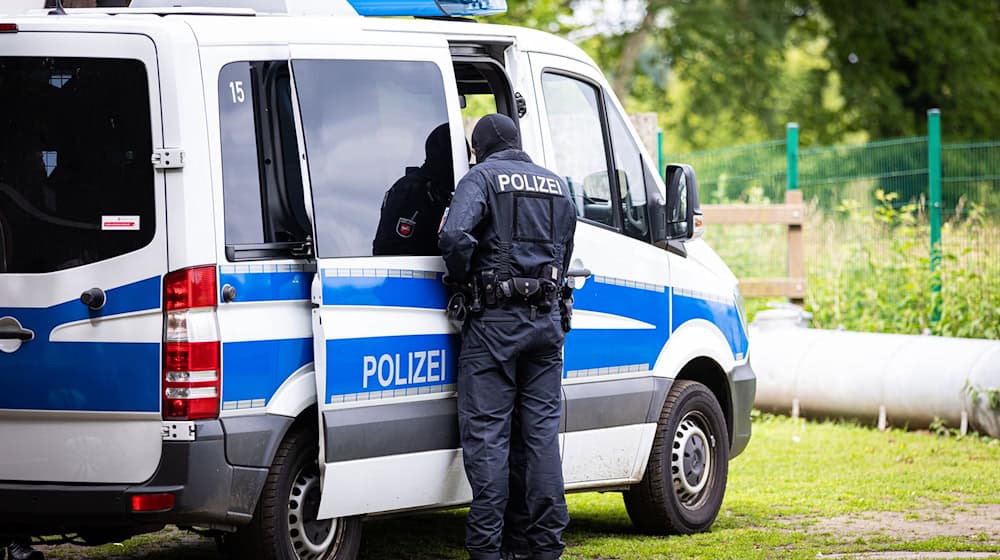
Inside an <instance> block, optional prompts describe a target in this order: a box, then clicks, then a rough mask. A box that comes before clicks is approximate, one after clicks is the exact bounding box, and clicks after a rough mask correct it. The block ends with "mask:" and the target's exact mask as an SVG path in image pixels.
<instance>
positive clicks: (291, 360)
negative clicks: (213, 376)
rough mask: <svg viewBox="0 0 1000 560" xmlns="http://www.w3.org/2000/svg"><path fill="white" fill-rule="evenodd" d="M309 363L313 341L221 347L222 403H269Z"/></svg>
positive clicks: (242, 344)
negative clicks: (267, 401) (279, 389)
mask: <svg viewBox="0 0 1000 560" xmlns="http://www.w3.org/2000/svg"><path fill="white" fill-rule="evenodd" d="M312 361H313V339H312V338H292V339H286V340H254V341H248V342H226V343H223V345H222V401H223V402H229V401H241V400H255V399H265V400H270V399H271V397H272V396H274V392H275V391H277V390H278V387H280V386H281V384H282V383H284V382H285V380H286V379H288V376H290V375H291V374H293V373H295V372H296V371H298V370H299V369H301V368H302V366H304V365H306V364H308V363H310V362H312Z"/></svg>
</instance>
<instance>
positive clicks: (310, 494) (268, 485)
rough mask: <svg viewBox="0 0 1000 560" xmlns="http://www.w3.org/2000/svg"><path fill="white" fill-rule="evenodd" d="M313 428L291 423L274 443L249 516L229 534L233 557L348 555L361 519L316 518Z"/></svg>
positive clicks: (284, 559) (305, 559) (327, 559)
mask: <svg viewBox="0 0 1000 560" xmlns="http://www.w3.org/2000/svg"><path fill="white" fill-rule="evenodd" d="M317 441H318V439H317V436H316V432H315V430H309V429H306V428H303V427H302V426H297V427H295V428H293V429H292V431H290V432H289V433H288V435H287V436H285V439H284V441H282V442H281V445H280V446H279V447H278V451H277V453H275V456H274V462H273V463H272V464H271V470H270V472H268V475H267V481H266V482H265V483H264V491H263V492H262V493H261V496H260V500H258V502H257V508H256V509H255V510H254V516H253V521H252V522H251V523H250V524H249V525H247V526H245V527H242V528H240V529H239V531H237V533H236V534H235V535H234V536H233V538H232V552H233V557H234V558H241V559H242V558H250V559H254V560H354V559H355V558H356V557H357V555H358V548H359V547H360V546H361V519H360V518H358V517H350V518H344V519H324V520H320V519H317V516H316V514H317V513H318V511H319V501H320V492H321V488H320V477H319V465H318V464H317V462H316V460H317V456H318V455H319V449H318V444H317Z"/></svg>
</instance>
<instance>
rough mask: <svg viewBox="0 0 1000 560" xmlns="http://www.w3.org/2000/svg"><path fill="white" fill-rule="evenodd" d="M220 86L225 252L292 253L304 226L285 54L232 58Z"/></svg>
mask: <svg viewBox="0 0 1000 560" xmlns="http://www.w3.org/2000/svg"><path fill="white" fill-rule="evenodd" d="M218 90H219V91H218V94H219V126H220V133H221V143H222V194H223V206H224V215H225V232H226V254H227V257H228V258H229V259H230V260H254V259H267V258H276V257H289V256H292V254H291V253H290V251H292V249H293V248H294V247H295V246H297V245H298V244H300V243H301V242H303V241H305V240H306V238H307V236H308V235H309V230H310V226H309V218H308V216H307V215H306V212H305V206H304V204H305V201H304V199H303V194H302V193H303V191H302V174H301V169H300V165H299V158H298V153H299V147H298V141H297V139H296V135H295V122H294V119H293V117H292V109H291V86H290V80H289V71H288V61H285V60H275V61H254V62H245V61H244V62H231V63H229V64H227V65H225V66H223V67H222V70H221V71H220V72H219V84H218Z"/></svg>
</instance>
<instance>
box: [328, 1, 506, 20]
mask: <svg viewBox="0 0 1000 560" xmlns="http://www.w3.org/2000/svg"><path fill="white" fill-rule="evenodd" d="M347 1H348V3H350V4H351V6H353V7H354V9H355V11H357V12H358V15H362V16H415V17H434V16H438V17H440V16H489V15H493V14H502V13H504V12H506V11H507V0H347Z"/></svg>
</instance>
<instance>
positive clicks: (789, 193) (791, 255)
mask: <svg viewBox="0 0 1000 560" xmlns="http://www.w3.org/2000/svg"><path fill="white" fill-rule="evenodd" d="M785 130H786V133H787V135H786V140H785V145H786V150H787V154H788V173H787V182H788V189H787V190H786V191H785V204H799V205H801V204H802V191H800V190H799V125H798V123H788V126H787V127H786V128H785ZM788 277H789V278H796V279H798V281H800V282H805V277H806V263H805V247H804V246H803V240H802V224H801V222H800V223H799V224H790V225H789V226H788ZM796 291H798V293H802V294H804V293H805V286H797V287H796ZM789 299H790V300H791V302H792V303H794V304H796V305H802V304H804V303H805V299H804V298H802V297H792V298H789Z"/></svg>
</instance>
